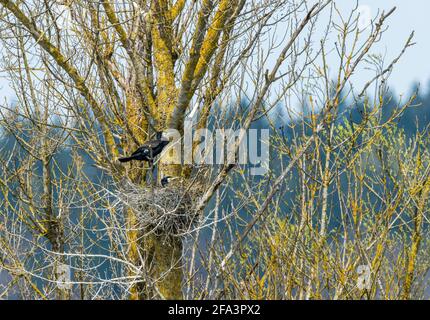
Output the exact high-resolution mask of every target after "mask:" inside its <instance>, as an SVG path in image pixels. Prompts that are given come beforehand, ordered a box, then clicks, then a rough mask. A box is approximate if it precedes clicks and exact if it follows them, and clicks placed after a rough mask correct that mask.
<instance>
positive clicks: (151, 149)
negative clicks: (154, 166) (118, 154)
mask: <svg viewBox="0 0 430 320" xmlns="http://www.w3.org/2000/svg"><path fill="white" fill-rule="evenodd" d="M168 144H169V138H167V137H166V136H165V135H164V133H163V132H157V139H155V140H150V141H147V142H145V143H144V144H142V145H141V146H140V147H139V148H137V150H136V151H135V152H133V153H132V154H131V156H129V157H124V158H119V159H118V160H119V161H120V162H129V161H131V160H139V161H148V162H149V163H152V162H153V161H154V158H155V157H156V156H158V155H159V154H160V153H161V151H163V149H164V147H165V146H167V145H168Z"/></svg>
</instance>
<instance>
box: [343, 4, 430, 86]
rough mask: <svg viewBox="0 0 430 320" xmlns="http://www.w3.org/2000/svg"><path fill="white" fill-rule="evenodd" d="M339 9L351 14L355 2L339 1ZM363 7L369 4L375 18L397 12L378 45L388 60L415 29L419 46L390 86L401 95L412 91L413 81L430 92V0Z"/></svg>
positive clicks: (401, 64)
mask: <svg viewBox="0 0 430 320" xmlns="http://www.w3.org/2000/svg"><path fill="white" fill-rule="evenodd" d="M336 2H337V4H338V6H339V8H340V9H341V10H342V11H345V12H348V11H349V10H350V8H352V7H353V6H355V3H356V1H355V0H337V1H336ZM359 5H367V6H369V8H370V11H371V13H372V16H374V15H376V14H377V11H378V9H381V10H385V11H388V10H390V9H391V8H392V7H394V6H395V7H397V10H396V11H395V12H394V14H393V15H392V16H390V17H389V20H388V22H387V23H388V25H389V29H388V30H387V32H386V33H385V34H384V38H383V39H382V41H381V43H380V44H379V45H378V47H377V48H378V51H380V52H381V53H382V54H384V53H386V56H387V60H389V59H391V58H393V57H394V56H396V55H397V54H398V53H399V52H400V50H401V47H402V45H403V44H404V43H405V41H406V39H407V38H408V36H409V34H410V32H411V31H412V30H415V37H414V39H415V42H416V44H415V46H413V47H411V48H409V50H408V51H407V52H406V54H405V55H404V56H403V58H402V60H401V61H400V62H399V63H398V64H397V66H396V67H395V69H394V71H393V73H392V76H391V78H390V81H389V84H390V87H391V88H393V89H394V90H395V91H396V93H397V94H402V93H406V92H408V90H409V89H410V87H411V84H412V83H413V82H420V83H421V88H422V89H423V90H426V89H427V83H428V81H429V79H430V1H428V0H360V1H359Z"/></svg>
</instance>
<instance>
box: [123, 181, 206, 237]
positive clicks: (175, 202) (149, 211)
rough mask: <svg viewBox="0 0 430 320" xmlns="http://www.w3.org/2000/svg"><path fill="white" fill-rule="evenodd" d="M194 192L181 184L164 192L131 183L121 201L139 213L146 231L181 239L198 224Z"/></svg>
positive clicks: (126, 183) (196, 195)
mask: <svg viewBox="0 0 430 320" xmlns="http://www.w3.org/2000/svg"><path fill="white" fill-rule="evenodd" d="M194 191H195V189H194V188H193V189H190V190H187V188H185V187H184V186H182V185H180V184H175V185H170V184H169V185H168V186H166V187H164V188H163V187H158V186H140V185H136V184H133V183H131V182H130V181H127V182H125V183H124V184H123V186H122V188H121V190H119V197H120V198H121V201H122V202H123V203H124V204H125V205H126V206H127V207H129V208H130V209H132V210H133V211H134V212H135V214H136V217H137V220H138V225H139V226H140V227H142V228H144V230H148V232H150V231H155V232H160V231H162V232H163V233H165V234H166V233H167V234H169V235H176V236H179V235H184V234H185V233H188V232H190V231H191V230H192V229H193V227H194V226H195V224H196V222H197V220H198V214H197V213H196V212H195V210H194V209H193V208H194V204H195V201H196V199H198V193H196V192H194Z"/></svg>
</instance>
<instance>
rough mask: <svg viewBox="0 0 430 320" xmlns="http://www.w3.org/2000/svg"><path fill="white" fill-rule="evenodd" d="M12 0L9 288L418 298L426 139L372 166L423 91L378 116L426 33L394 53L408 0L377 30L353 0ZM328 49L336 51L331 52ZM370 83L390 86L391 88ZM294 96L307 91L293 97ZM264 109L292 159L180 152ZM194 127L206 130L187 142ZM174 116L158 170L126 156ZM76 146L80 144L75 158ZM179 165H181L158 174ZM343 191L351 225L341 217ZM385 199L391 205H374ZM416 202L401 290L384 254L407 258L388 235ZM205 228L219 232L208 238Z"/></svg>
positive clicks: (2, 234)
mask: <svg viewBox="0 0 430 320" xmlns="http://www.w3.org/2000/svg"><path fill="white" fill-rule="evenodd" d="M0 3H1V5H2V6H1V9H2V11H1V13H2V14H1V27H2V29H1V39H2V51H3V52H2V54H3V60H2V65H3V69H4V70H5V72H7V75H8V79H10V83H11V86H12V88H13V89H14V91H15V94H16V99H17V100H16V102H15V103H13V104H7V103H5V104H4V105H3V106H2V109H1V112H2V118H1V123H2V127H3V134H4V136H5V137H8V138H9V139H12V140H11V141H13V143H14V146H13V148H12V149H10V148H9V149H8V151H5V152H3V155H2V158H1V172H2V177H1V186H0V187H1V189H2V195H3V199H2V201H3V203H2V205H3V207H4V208H5V211H4V213H2V214H1V216H0V217H1V221H2V222H1V229H0V241H1V242H2V246H1V248H2V249H0V268H1V269H3V270H6V272H7V273H8V275H9V276H10V277H11V279H12V280H11V281H10V283H9V285H8V286H7V287H5V289H4V292H3V293H1V292H0V295H6V294H9V293H8V292H9V291H10V292H12V291H13V290H18V291H19V292H20V295H21V296H22V297H27V298H47V299H49V298H52V297H54V296H55V297H57V298H62V299H68V298H72V297H80V298H82V299H86V298H93V299H94V298H131V299H141V298H146V299H149V298H164V299H172V298H182V297H184V295H185V297H186V298H198V297H200V298H237V297H240V298H302V299H303V298H311V297H312V298H324V297H329V296H330V297H335V298H351V297H353V298H358V297H360V296H361V295H362V294H367V295H368V297H377V296H381V297H387V298H388V297H398V296H399V295H400V291H401V296H402V297H404V298H410V297H411V296H412V291H413V290H417V289H416V288H415V287H414V286H415V283H416V278H417V274H418V273H419V272H421V274H422V272H423V271H422V270H421V271H417V266H418V269H419V268H421V267H422V266H423V265H424V264H423V263H422V262H418V260H417V259H418V257H421V255H420V244H421V243H422V239H423V238H424V232H425V228H423V225H424V223H425V221H426V219H428V218H427V217H426V215H428V212H427V209H428V204H427V202H426V199H427V194H428V188H427V187H423V189H420V190H419V191H417V192H416V193H415V192H414V193H408V194H406V193H405V190H406V189H408V188H414V187H412V186H407V185H406V184H408V183H411V182H412V181H415V183H416V185H415V186H416V187H417V188H418V185H421V184H422V183H423V182H424V181H428V179H427V175H428V174H427V171H428V165H429V164H428V163H427V160H420V161H422V166H420V167H419V170H418V171H416V172H412V171H411V168H412V164H411V163H413V161H415V159H416V153H417V152H419V154H420V156H421V157H422V159H426V158H425V156H424V155H421V153H420V152H421V151H418V150H422V146H421V145H420V142H419V141H421V140H420V139H419V138H417V140H416V142H415V143H414V144H413V147H412V148H414V149H413V150H414V151H413V152H412V154H413V156H410V157H409V158H408V155H407V153H406V152H405V153H402V156H403V157H404V158H401V159H400V158H399V165H400V163H402V164H408V165H406V166H404V167H402V169H401V170H400V169H398V170H400V171H401V174H402V175H403V176H402V179H401V180H399V182H398V183H397V184H396V186H395V188H394V189H393V188H392V186H391V185H390V186H389V185H388V184H387V183H388V182H387V180H386V179H388V178H389V176H390V175H392V174H393V173H392V172H390V170H397V169H394V168H384V166H385V165H386V163H387V162H386V161H385V162H384V160H383V159H382V158H380V159H379V160H380V161H381V165H382V170H380V172H369V171H367V173H366V174H364V173H363V171H362V170H367V169H363V166H365V164H364V163H365V162H366V158H370V157H374V156H375V155H374V152H375V150H376V152H378V150H382V151H381V152H380V153H379V154H378V155H380V154H382V156H380V157H383V156H384V154H383V153H384V152H385V153H387V154H388V153H390V152H395V151H394V147H393V145H392V144H390V143H389V142H387V140H384V138H383V137H384V136H385V135H386V134H387V133H386V132H387V130H394V129H393V127H394V123H395V120H396V119H397V118H398V117H400V116H401V113H402V111H403V110H404V109H405V108H406V107H408V106H410V105H411V104H412V101H413V97H412V98H411V99H410V100H408V101H406V102H405V103H403V104H402V105H400V106H399V108H398V109H396V112H394V113H393V114H392V115H390V116H389V117H388V118H387V119H384V118H383V117H382V112H381V110H382V108H383V106H384V105H385V104H386V99H387V97H386V86H385V83H386V79H387V77H388V76H389V74H390V72H391V70H392V69H393V67H394V66H395V64H396V63H397V62H398V61H399V59H400V58H401V56H402V55H403V54H404V52H405V50H406V48H408V47H409V46H410V45H412V35H411V37H410V38H409V39H407V42H406V44H405V46H404V49H403V51H402V52H400V53H399V55H398V57H396V58H395V59H393V61H391V62H390V63H389V64H388V65H384V63H383V61H381V60H378V59H377V57H375V56H374V55H373V53H372V50H373V47H374V45H375V43H377V42H378V41H379V40H380V38H381V36H382V35H383V33H384V31H385V25H386V21H387V19H388V17H389V16H390V15H391V14H392V13H393V12H394V9H393V10H391V11H389V12H387V13H384V12H383V13H381V14H379V15H378V16H377V17H376V18H375V20H374V21H372V23H371V26H370V27H369V29H368V30H361V29H360V28H359V26H358V12H357V8H355V9H354V10H352V12H351V13H350V14H349V15H345V14H341V13H340V12H339V11H338V10H337V7H336V5H335V3H333V1H330V0H327V1H314V2H313V3H312V4H309V1H302V0H298V1H296V0H294V1H293V0H292V1H278V0H273V1H244V0H234V1H227V0H215V1H212V0H201V1H183V0H177V1H158V0H151V1H146V0H138V1H108V0H105V1H99V2H97V1H96V2H94V1H64V2H61V1H42V0H33V1H23V2H16V1H6V0H0ZM323 18H324V19H325V20H324V21H321V19H323ZM338 21H340V23H339V22H338ZM321 24H322V25H323V27H324V29H323V32H322V34H319V33H317V28H321ZM285 26H286V29H285V30H283V31H282V32H279V31H278V32H277V30H276V28H283V27H285ZM332 33H335V34H336V36H337V37H338V41H337V42H336V43H335V44H334V45H333V44H331V43H330V41H329V40H328V39H329V35H330V34H332ZM276 35H281V36H280V37H277V36H276ZM329 52H335V53H336V54H337V59H338V66H336V67H333V66H329V65H328V64H327V56H328V54H329ZM363 64H367V65H369V64H371V65H372V66H374V67H375V76H374V77H373V78H370V79H369V81H368V82H367V83H366V84H365V85H364V86H363V88H360V89H356V88H355V87H354V86H353V79H352V76H353V75H354V73H357V72H359V70H360V68H361V67H362V65H363ZM333 70H335V72H334V73H333V72H332V71H333ZM332 79H335V81H333V80H332ZM370 88H376V90H378V91H377V98H375V99H376V100H375V101H370V98H369V96H368V91H369V89H370ZM347 97H352V98H353V100H354V101H353V102H352V104H353V105H356V106H361V105H364V106H366V108H365V109H366V110H365V112H363V120H362V121H361V122H360V123H358V124H353V123H352V124H351V123H345V124H339V121H338V120H339V119H340V118H342V117H343V116H344V115H345V114H346V113H345V110H341V108H340V106H341V105H342V104H345V103H346V101H347V100H346V99H347ZM292 101H294V103H296V104H298V105H300V106H301V108H302V109H301V110H296V111H294V110H293V109H292V108H290V107H289V106H290V105H291V104H292V103H293V102H292ZM279 104H283V105H285V106H286V108H285V112H286V113H289V118H290V119H294V121H292V122H290V126H289V128H288V130H287V128H285V130H287V131H288V132H289V136H288V137H286V136H285V135H284V136H282V132H280V131H279V130H278V128H276V124H275V123H274V122H273V117H272V115H273V111H275V110H277V108H278V105H279ZM261 119H265V120H266V121H267V122H268V124H269V127H271V128H272V129H273V130H272V131H271V132H274V136H272V137H271V140H270V144H271V146H272V149H273V148H274V149H273V150H272V151H276V154H277V155H278V156H279V159H277V160H279V162H278V163H280V167H279V168H274V167H271V168H270V170H268V171H267V173H266V174H265V175H264V176H262V177H261V179H260V180H257V179H254V178H253V177H252V176H250V175H249V171H248V170H247V169H246V168H245V166H242V165H238V164H237V162H234V163H231V162H229V161H227V160H226V161H223V162H222V163H221V164H220V165H219V166H211V165H209V164H201V163H200V164H199V163H196V161H191V162H187V161H186V160H185V155H184V154H182V155H179V161H178V152H177V150H183V151H184V153H186V150H188V151H190V154H191V155H192V156H191V160H196V159H197V158H198V159H202V158H204V157H207V156H209V158H210V154H209V153H208V152H210V148H206V149H207V150H206V149H204V148H203V149H204V151H205V152H206V153H205V154H199V152H200V151H202V148H201V146H202V145H201V144H200V141H201V139H202V138H203V137H204V138H205V146H208V143H209V140H210V139H208V136H207V135H206V134H205V132H206V131H205V129H206V128H208V127H210V126H213V127H214V128H224V129H231V130H233V131H234V130H236V129H237V128H238V126H239V127H240V128H241V129H242V130H240V131H239V134H238V135H237V139H235V140H234V141H229V142H228V144H229V146H230V148H231V150H232V151H234V152H233V153H238V152H239V151H240V148H241V144H242V143H243V141H244V139H246V137H247V130H248V129H250V128H251V126H252V125H254V124H255V123H256V122H258V121H259V120H261ZM188 127H192V128H193V129H194V130H197V132H196V134H195V135H194V137H193V138H192V139H191V143H188V142H187V141H186V138H185V132H186V130H187V129H188ZM168 129H174V130H177V132H178V133H179V137H176V138H175V139H174V140H173V141H172V142H171V144H170V147H168V148H167V150H166V151H165V152H163V153H162V154H161V157H160V159H159V160H158V162H157V163H156V165H155V166H156V168H157V170H153V167H152V166H147V165H143V164H141V163H135V162H131V163H129V164H125V165H123V164H121V163H119V162H118V157H119V156H122V155H125V154H129V153H130V152H132V151H134V150H135V149H136V148H137V147H138V146H139V145H141V144H142V143H143V142H145V141H146V140H148V139H150V138H151V137H152V136H153V134H154V133H155V132H156V131H167V130H168ZM11 137H12V138H11ZM395 137H396V138H399V139H400V137H401V134H400V133H396V136H395ZM178 146H179V149H178V148H176V147H178ZM402 147H404V146H402V145H399V146H398V148H402ZM384 148H385V149H384ZM208 150H209V151H208ZM60 151H61V152H63V151H64V152H66V153H67V154H68V155H69V157H68V158H67V159H59V158H58V155H59V154H60ZM372 159H373V158H372ZM375 159H376V158H375ZM374 161H376V160H374ZM272 163H273V161H272ZM284 163H286V165H285V166H284ZM408 166H409V167H408ZM385 169H386V170H385ZM402 170H403V171H402ZM400 171H399V172H400ZM95 172H97V178H95V175H96V173H95ZM379 173H380V174H381V175H382V176H383V178H382V177H380V176H379V175H378V174H379ZM398 174H400V173H398ZM363 175H365V177H364V178H363ZM411 175H412V177H413V178H411ZM155 176H156V177H155ZM168 176H170V177H173V178H176V179H174V180H173V181H172V182H171V183H170V184H169V185H168V187H163V186H161V185H160V180H161V178H163V177H168ZM406 177H408V178H406ZM237 179H238V180H239V181H240V185H241V188H240V190H237V189H235V187H234V186H235V185H236V184H235V181H234V180H237ZM381 179H382V180H381ZM383 179H385V180H383ZM345 181H347V183H346V182H345ZM381 181H384V183H381ZM377 183H378V184H379V185H378V187H377V188H375V187H374V185H375V184H377ZM344 185H346V186H347V187H346V190H341V188H343V186H344ZM424 186H425V183H424ZM288 188H292V189H294V188H297V193H296V194H297V195H298V196H297V198H296V199H294V200H291V201H290V200H286V199H288V197H287V194H288ZM388 189H389V190H390V191H388ZM381 190H383V191H381ZM417 190H418V189H417ZM368 194H373V195H372V196H371V197H372V199H370V198H369V199H367V201H365V199H364V198H363V197H364V196H365V195H366V196H368ZM231 197H233V198H235V200H234V201H233V200H231V199H230V198H231ZM333 197H337V198H338V199H339V206H338V208H336V210H340V215H339V216H340V217H341V219H340V220H341V221H340V224H339V225H340V227H339V228H338V229H336V228H335V229H333V228H331V227H330V222H331V221H332V217H333V216H334V215H335V214H334V212H335V211H336V210H335V208H334V205H333ZM375 199H376V200H375ZM226 201H230V205H229V206H228V207H229V209H226V207H225V206H223V203H225V202H226ZM375 201H376V202H375ZM212 202H215V204H214V205H212ZM379 202H380V203H381V206H383V207H384V209H381V210H384V214H378V213H377V212H375V210H376V209H375V206H376V205H375V203H379ZM402 203H403V204H405V206H404V207H403V206H401V205H400V204H402ZM409 206H411V207H409ZM287 208H288V210H289V211H288V212H289V214H288V213H287V212H286V211H285V210H286V209H287ZM351 210H352V211H351ZM408 210H410V211H408ZM244 212H245V213H249V217H248V218H244V216H243V213H244ZM365 212H366V214H365ZM369 212H372V213H373V214H370V213H369ZM403 212H410V213H409V214H410V217H411V221H413V222H414V227H413V228H412V231H411V235H412V243H413V246H412V250H411V251H408V252H406V251H405V252H404V254H406V256H405V259H406V260H407V263H406V262H405V265H407V271H406V272H405V271H404V270H399V271H398V273H396V275H399V276H400V275H402V276H404V278H403V280H402V281H404V286H403V287H402V288H403V289H402V290H400V289H398V288H395V287H394V286H393V287H391V288H390V290H391V292H387V289H386V288H387V286H386V283H384V281H387V283H388V282H389V283H391V282H392V281H394V280H393V279H394V275H393V276H391V277H390V276H388V277H387V278H384V279H383V280H381V277H380V276H379V273H380V271H378V272H379V273H378V276H377V272H376V270H383V268H382V265H384V264H386V266H387V268H390V266H392V265H393V264H390V263H389V259H388V258H387V257H386V256H385V252H388V251H390V250H389V249H392V251H390V252H391V253H393V254H394V253H396V252H399V251H402V250H406V249H405V248H404V247H402V246H401V245H400V244H399V242H398V241H397V242H396V241H394V240H392V238H391V237H392V233H393V232H394V231H396V232H397V230H398V229H396V228H397V227H398V225H397V224H396V221H398V220H399V219H404V217H403ZM351 219H352V220H351ZM242 220H244V221H245V225H244V227H243V228H240V227H237V226H238V225H241V224H242V223H243V221H242ZM381 225H383V226H384V228H379V226H381ZM406 225H407V226H409V224H408V223H407V224H406ZM363 228H364V229H363ZM206 230H211V237H210V239H209V242H208V244H207V246H206V250H203V251H204V252H202V247H201V242H202V237H203V236H204V235H202V234H203V233H204V232H203V231H206ZM393 230H394V231H393ZM206 233H207V232H206ZM237 233H238V234H237ZM399 234H402V235H406V234H407V233H406V232H405V233H401V232H400V233H399ZM3 244H4V245H3ZM255 248H259V249H260V250H257V251H258V255H257V256H253V255H252V254H251V252H253V250H254V249H255ZM396 250H397V251H396ZM248 251H249V252H248ZM260 255H261V256H260ZM406 260H405V261H406ZM363 261H365V262H366V263H364V262H363ZM360 264H365V265H370V269H371V270H372V272H373V273H372V279H373V280H372V281H373V282H372V286H371V289H369V290H367V289H366V290H367V291H366V290H365V291H360V290H357V289H353V287H354V286H355V284H353V283H354V281H355V280H356V279H357V274H356V273H355V269H356V267H357V266H358V265H360ZM70 267H71V270H68V269H67V268H70ZM259 268H263V269H261V270H265V271H264V272H258V271H257V270H259ZM1 269H0V270H1ZM106 270H109V272H105V271H106ZM384 270H387V269H384ZM69 271H70V272H72V273H73V278H74V279H73V280H71V279H69V275H68V272H69ZM243 271H245V273H244V274H245V276H243V277H242V276H241V274H242V273H243ZM384 272H385V271H384ZM204 275H206V276H204ZM35 279H37V281H41V282H42V283H43V287H42V288H41V287H40V285H38V284H36V283H35ZM378 279H379V280H378ZM70 283H73V284H74V286H73V287H70V285H69V284H70ZM21 287H22V288H21ZM23 288H25V289H23ZM331 289H333V290H332V291H330V290H331ZM332 292H334V294H332ZM363 292H365V293H363Z"/></svg>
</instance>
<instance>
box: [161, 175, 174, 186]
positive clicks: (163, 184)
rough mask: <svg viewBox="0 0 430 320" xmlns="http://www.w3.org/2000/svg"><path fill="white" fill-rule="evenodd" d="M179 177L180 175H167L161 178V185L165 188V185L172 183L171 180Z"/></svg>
mask: <svg viewBox="0 0 430 320" xmlns="http://www.w3.org/2000/svg"><path fill="white" fill-rule="evenodd" d="M177 178H178V177H171V176H165V177H163V178H162V179H161V180H160V182H161V186H162V187H163V188H164V187H165V186H167V185H168V184H169V183H170V181H172V180H175V179H177Z"/></svg>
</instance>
